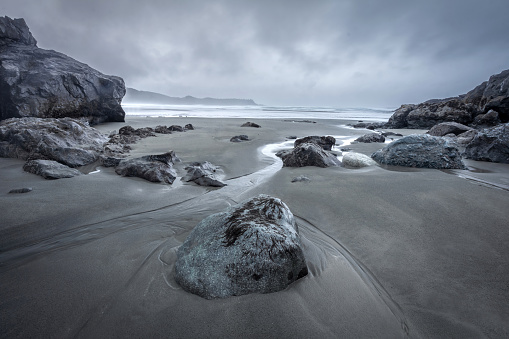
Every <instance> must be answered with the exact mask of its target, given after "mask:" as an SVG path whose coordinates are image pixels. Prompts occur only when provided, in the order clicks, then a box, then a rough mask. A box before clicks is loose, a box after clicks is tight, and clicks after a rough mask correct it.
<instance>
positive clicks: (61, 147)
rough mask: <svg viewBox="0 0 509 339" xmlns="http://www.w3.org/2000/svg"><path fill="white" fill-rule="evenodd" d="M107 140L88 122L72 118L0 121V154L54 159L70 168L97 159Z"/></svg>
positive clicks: (3, 155)
mask: <svg viewBox="0 0 509 339" xmlns="http://www.w3.org/2000/svg"><path fill="white" fill-rule="evenodd" d="M106 141H107V138H106V136H105V135H103V134H102V133H101V132H99V131H98V130H97V129H95V128H93V127H90V125H89V124H88V122H87V121H83V120H76V119H72V118H62V119H54V118H47V119H41V118H20V119H16V118H11V119H7V120H3V121H1V122H0V156H1V157H6V158H19V159H23V160H28V159H46V160H55V161H58V162H60V163H62V164H65V165H67V166H70V167H78V166H84V165H88V164H90V163H93V162H95V161H96V160H97V159H98V156H99V154H100V153H101V152H102V150H103V145H104V144H105V142H106Z"/></svg>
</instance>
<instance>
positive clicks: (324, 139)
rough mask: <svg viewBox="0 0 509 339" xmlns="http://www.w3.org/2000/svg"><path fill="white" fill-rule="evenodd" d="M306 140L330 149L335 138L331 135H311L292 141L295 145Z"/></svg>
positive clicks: (327, 149)
mask: <svg viewBox="0 0 509 339" xmlns="http://www.w3.org/2000/svg"><path fill="white" fill-rule="evenodd" d="M308 142H311V143H313V144H316V145H318V146H320V147H321V148H322V149H324V150H326V151H330V150H331V149H332V146H334V145H335V144H336V139H335V138H334V137H331V136H318V135H311V136H308V137H304V138H300V139H297V140H295V142H294V143H293V146H294V147H297V146H299V145H300V144H305V143H308Z"/></svg>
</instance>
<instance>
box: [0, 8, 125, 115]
mask: <svg viewBox="0 0 509 339" xmlns="http://www.w3.org/2000/svg"><path fill="white" fill-rule="evenodd" d="M125 91H126V90H125V86H124V80H122V78H119V77H116V76H108V75H104V74H102V73H100V72H99V71H97V70H95V69H93V68H91V67H89V66H88V65H85V64H83V63H81V62H79V61H76V60H74V59H72V58H70V57H68V56H67V55H65V54H62V53H58V52H55V51H51V50H44V49H41V48H38V47H37V42H36V40H35V39H34V38H33V36H32V34H31V33H30V31H29V29H28V26H27V25H26V23H25V21H24V20H23V19H14V20H13V19H11V18H9V17H3V18H2V17H0V103H1V104H0V120H4V119H8V118H21V117H39V118H62V117H71V118H86V119H88V120H89V122H90V123H100V122H105V121H124V117H125V112H124V110H123V109H122V106H121V105H120V103H121V101H122V97H123V96H124V94H125Z"/></svg>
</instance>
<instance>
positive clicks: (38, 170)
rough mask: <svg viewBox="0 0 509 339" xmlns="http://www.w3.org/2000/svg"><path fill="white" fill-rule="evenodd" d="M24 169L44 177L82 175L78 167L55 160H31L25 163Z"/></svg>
mask: <svg viewBox="0 0 509 339" xmlns="http://www.w3.org/2000/svg"><path fill="white" fill-rule="evenodd" d="M23 170H24V171H25V172H28V173H33V174H37V175H40V176H41V177H43V178H44V179H62V178H72V177H76V176H78V175H82V173H81V172H80V171H78V170H77V169H74V168H70V167H69V166H66V165H62V164H61V163H59V162H56V161H53V160H29V161H27V162H26V163H25V164H24V165H23Z"/></svg>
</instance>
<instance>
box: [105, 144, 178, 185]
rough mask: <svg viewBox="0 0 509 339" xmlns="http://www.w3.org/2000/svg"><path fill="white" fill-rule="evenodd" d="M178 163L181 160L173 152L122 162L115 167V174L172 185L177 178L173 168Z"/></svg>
mask: <svg viewBox="0 0 509 339" xmlns="http://www.w3.org/2000/svg"><path fill="white" fill-rule="evenodd" d="M177 161H179V159H178V158H177V155H176V154H175V152H173V151H169V152H167V153H164V154H158V155H147V156H144V157H140V158H134V159H127V160H121V161H120V163H119V164H118V165H117V166H116V167H115V173H117V174H118V175H121V176H124V177H138V178H142V179H145V180H148V181H151V182H164V183H167V184H170V185H171V184H173V182H174V181H175V179H176V178H177V173H176V172H175V170H174V169H173V166H172V165H173V164H174V163H175V162H177Z"/></svg>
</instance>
